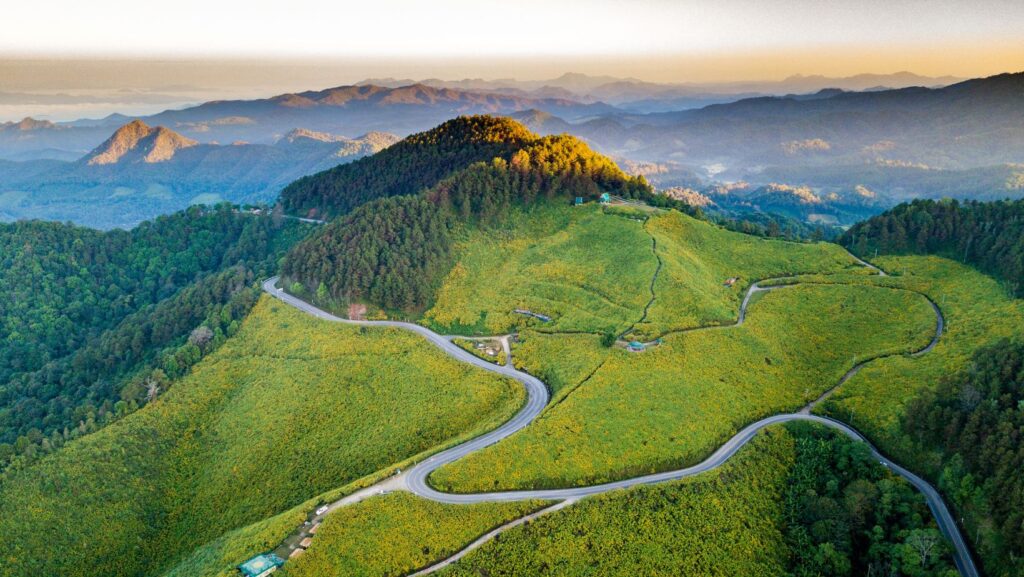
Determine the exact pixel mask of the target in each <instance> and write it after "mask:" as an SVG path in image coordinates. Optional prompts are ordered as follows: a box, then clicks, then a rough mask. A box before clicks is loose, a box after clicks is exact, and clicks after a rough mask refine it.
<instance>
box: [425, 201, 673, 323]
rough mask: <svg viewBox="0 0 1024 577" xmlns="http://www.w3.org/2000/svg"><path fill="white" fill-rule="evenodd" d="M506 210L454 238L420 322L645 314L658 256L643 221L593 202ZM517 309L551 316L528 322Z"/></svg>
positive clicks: (623, 318) (623, 319)
mask: <svg viewBox="0 0 1024 577" xmlns="http://www.w3.org/2000/svg"><path fill="white" fill-rule="evenodd" d="M509 219H510V222H509V223H508V224H507V225H506V226H503V227H500V228H496V229H480V228H474V229H473V230H471V231H468V233H467V234H466V238H465V239H464V240H462V241H460V242H459V244H458V247H457V248H456V254H457V255H458V257H457V258H458V262H457V263H456V265H455V266H454V267H453V269H452V271H451V272H450V273H449V274H448V276H447V278H446V279H445V282H444V284H443V285H442V287H441V289H440V290H439V291H438V295H437V298H436V301H435V302H434V306H433V307H432V308H431V309H430V310H429V311H427V312H426V313H425V315H424V317H425V320H426V321H427V322H429V323H430V324H433V325H435V326H438V327H441V328H444V329H446V330H454V329H456V328H460V327H464V328H469V329H470V330H478V331H480V332H484V333H488V334H498V333H502V332H507V331H508V330H509V329H510V328H511V327H515V326H525V325H533V326H536V327H537V328H538V329H539V330H543V331H549V332H561V331H585V332H605V331H616V330H618V331H622V330H625V329H626V327H628V326H629V325H630V323H632V322H634V321H636V319H638V318H640V316H641V315H642V314H643V308H644V305H645V304H647V301H648V300H649V299H650V292H649V289H648V286H649V285H650V279H651V278H652V277H653V275H654V271H655V270H656V269H657V260H656V259H655V258H654V253H653V252H652V247H651V238H650V237H649V236H648V235H647V234H646V233H645V232H644V230H643V225H642V223H641V222H638V221H636V220H632V219H628V218H623V217H619V216H615V215H612V214H607V213H606V212H605V211H604V210H602V208H601V207H600V206H599V205H597V204H590V205H585V206H581V207H570V206H545V207H539V208H535V209H533V210H528V211H515V212H514V213H513V214H511V215H510V217H509ZM515 309H525V310H530V311H533V312H536V313H540V314H544V315H547V316H549V317H552V319H553V320H552V322H550V323H537V322H535V321H528V320H527V318H528V317H524V316H523V315H517V314H515V313H513V310H515Z"/></svg>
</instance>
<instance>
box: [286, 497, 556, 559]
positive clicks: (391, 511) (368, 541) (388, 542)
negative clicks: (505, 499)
mask: <svg viewBox="0 0 1024 577" xmlns="http://www.w3.org/2000/svg"><path fill="white" fill-rule="evenodd" d="M542 506H543V502H540V501H521V502H514V503H481V504H475V505H447V504H443V503H435V502H434V501H428V500H426V499H421V498H420V497H416V496H415V495H412V494H410V493H404V492H398V493H390V494H387V495H381V496H377V497H373V498H371V499H368V500H366V501H362V502H359V503H356V504H354V505H351V506H349V507H345V508H344V509H341V510H339V511H337V512H336V513H334V514H332V515H329V516H328V517H327V518H326V519H324V522H323V524H322V525H321V526H320V528H319V529H318V530H317V534H316V539H314V541H313V546H312V547H310V548H309V550H308V551H307V552H306V553H304V554H303V555H302V556H301V557H299V558H298V559H296V560H295V561H293V562H291V563H288V564H287V565H285V568H284V570H283V574H284V575H286V576H291V577H323V576H326V575H346V576H350V577H401V576H402V575H408V574H409V573H412V572H413V571H416V570H418V569H422V568H424V567H427V566H430V565H432V564H434V563H436V562H438V561H441V560H443V559H445V558H447V557H449V556H451V555H453V554H454V553H457V552H458V551H459V550H460V549H462V548H463V547H465V546H466V545H467V544H468V543H470V542H471V541H473V540H474V539H476V538H477V537H479V536H480V535H483V534H484V533H486V532H488V531H490V530H491V529H493V528H495V527H497V526H499V525H503V524H505V523H507V522H509V521H512V520H514V519H518V518H519V517H522V516H524V515H527V514H528V513H531V512H532V511H534V510H536V509H539V508H540V507H542Z"/></svg>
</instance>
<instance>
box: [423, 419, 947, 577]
mask: <svg viewBox="0 0 1024 577" xmlns="http://www.w3.org/2000/svg"><path fill="white" fill-rule="evenodd" d="M870 526H873V527H874V528H873V529H871V530H870V531H869V530H867V528H868V527H870ZM936 534H937V533H936V530H935V528H934V524H933V523H932V521H931V520H930V515H929V513H928V509H927V507H926V506H925V504H924V502H923V499H922V498H921V497H920V495H919V494H917V493H915V492H914V490H913V489H912V488H911V487H910V485H909V484H907V483H905V482H903V481H902V480H900V479H897V478H895V477H894V476H893V475H892V474H891V473H890V472H889V471H888V470H886V469H885V468H884V467H881V466H880V465H878V464H877V463H875V462H874V460H873V459H872V458H871V457H870V455H869V454H868V453H867V451H866V448H865V447H864V446H863V445H858V444H855V443H852V442H851V441H849V440H847V439H845V438H840V437H838V436H835V435H834V434H832V433H830V432H827V431H822V430H820V429H817V428H811V427H801V426H788V427H773V428H771V429H769V430H768V431H766V432H765V433H763V434H761V435H760V436H758V437H757V438H756V439H755V440H754V441H753V443H752V444H751V445H750V446H748V447H746V448H744V449H743V450H741V451H740V453H738V454H737V455H736V456H735V457H734V458H733V459H732V460H730V461H729V462H728V463H726V464H725V465H724V466H723V467H722V468H721V469H719V470H716V471H714V472H711V473H708V474H705V475H701V476H699V477H695V478H693V479H690V480H686V481H682V482H676V483H668V484H664V485H656V486H651V487H638V488H634V489H630V490H627V491H616V492H612V493H607V494H605V495H600V496H597V497H594V498H590V499H586V500H583V501H581V502H579V503H578V504H576V505H573V506H572V507H569V508H566V509H563V510H561V511H558V512H555V513H551V514H549V515H546V516H544V517H541V518H540V519H538V520H536V521H533V522H532V523H530V524H528V525H525V526H521V527H517V528H514V529H511V530H509V531H508V532H506V533H504V534H503V535H502V536H501V538H500V539H497V540H494V541H491V542H489V543H487V544H485V545H484V546H483V547H481V548H480V549H478V550H476V551H474V552H471V553H469V555H467V556H466V557H465V558H463V559H462V560H461V561H459V562H458V563H456V564H455V565H453V566H451V567H449V568H447V569H445V570H443V571H442V572H441V573H440V575H443V576H445V577H454V576H458V577H470V576H472V577H486V576H493V575H505V576H509V577H518V576H523V577H526V576H533V575H560V576H566V577H575V576H584V575H602V576H606V575H607V576H623V577H626V576H630V577H631V576H634V575H645V576H665V577H668V576H676V575H701V576H719V575H720V576H723V577H724V576H733V575H752V576H753V575H757V576H766V577H767V576H775V575H799V576H801V577H804V576H807V577H810V576H812V575H863V574H872V573H871V571H872V570H871V569H870V568H871V567H872V566H874V567H875V568H876V569H875V570H877V567H885V568H888V570H889V571H890V572H887V573H886V574H890V575H900V576H904V575H905V576H911V575H915V576H924V575H928V576H936V577H937V576H949V575H955V574H956V573H955V571H954V570H953V569H952V562H951V560H950V557H949V554H948V551H949V550H948V549H947V548H946V546H945V545H944V544H942V543H941V540H940V544H939V546H938V547H936V548H935V549H934V552H933V554H932V556H931V557H930V559H928V560H926V561H925V562H924V563H923V566H922V560H921V559H920V556H919V555H918V554H917V553H916V551H915V550H914V548H913V546H912V545H911V543H913V542H915V541H914V540H915V536H917V535H926V536H932V537H934V536H935V535H936Z"/></svg>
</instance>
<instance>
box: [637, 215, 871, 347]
mask: <svg viewBox="0 0 1024 577" xmlns="http://www.w3.org/2000/svg"><path fill="white" fill-rule="evenodd" d="M645 228H646V230H647V231H648V233H649V234H650V235H651V236H652V237H653V238H654V239H655V240H656V241H657V246H658V256H659V258H660V259H661V262H662V269H661V272H660V273H659V274H658V279H657V282H656V283H655V285H654V292H655V294H656V295H657V298H656V299H655V300H654V302H653V303H651V308H650V310H649V311H648V314H647V319H646V321H645V322H643V323H640V324H639V325H638V326H637V332H638V333H639V334H640V335H641V336H646V337H648V338H651V337H654V336H657V335H661V334H664V333H666V332H669V331H673V330H679V329H686V328H692V327H699V326H708V325H716V324H729V323H732V322H734V321H735V319H736V316H737V315H738V314H739V307H740V302H741V301H742V300H743V296H744V294H745V293H746V291H747V288H748V287H749V286H750V284H751V283H753V282H755V281H758V280H761V279H767V278H775V277H780V276H786V275H789V274H792V273H795V272H797V271H799V272H810V271H814V272H817V273H834V272H840V271H843V270H848V269H852V270H856V271H859V272H865V273H866V272H867V271H865V270H864V268H863V267H861V266H860V265H856V264H855V263H854V262H853V259H851V258H850V256H849V255H848V254H846V253H845V252H844V251H843V250H842V249H840V248H839V247H837V246H835V245H833V244H830V243H794V242H786V241H781V240H772V239H765V238H758V237H754V236H749V235H745V234H741V233H737V232H731V231H728V230H724V229H722V228H719V227H716V226H714V225H712V224H710V223H707V222H702V221H699V220H696V219H694V218H692V217H688V216H686V215H684V214H681V213H679V212H675V211H670V212H666V213H664V214H662V215H659V216H658V217H655V218H652V219H651V220H650V221H648V222H647V224H646V226H645ZM729 278H737V279H738V280H737V282H736V283H735V284H734V285H733V286H732V287H726V286H724V282H725V281H726V280H727V279H729Z"/></svg>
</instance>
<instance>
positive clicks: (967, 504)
mask: <svg viewBox="0 0 1024 577" xmlns="http://www.w3.org/2000/svg"><path fill="white" fill-rule="evenodd" d="M903 429H904V431H905V432H906V433H907V434H908V435H910V436H911V437H913V438H915V439H917V440H918V441H919V442H920V443H922V444H923V445H924V446H925V447H927V448H929V449H933V450H938V451H939V452H940V453H941V455H942V473H941V475H940V478H939V486H940V488H941V489H942V490H943V492H944V493H945V494H946V495H948V496H949V497H951V498H952V499H953V500H954V502H955V503H956V505H957V507H958V508H960V509H961V510H965V511H968V512H970V513H971V514H972V516H976V517H982V518H987V519H990V522H988V523H985V524H983V525H979V526H978V527H977V528H976V529H975V531H977V532H978V533H979V535H980V534H981V533H984V534H985V535H984V536H985V538H984V539H980V538H979V535H971V537H972V539H973V540H974V541H975V543H982V544H983V547H984V551H982V553H983V555H984V557H985V558H986V559H988V560H991V561H990V562H993V561H994V562H993V566H1003V567H1010V566H1011V565H1014V564H1015V563H1017V564H1019V562H1020V561H1019V560H1020V559H1021V558H1022V557H1024V475H1022V474H1021V472H1022V471H1024V444H1022V443H1021V434H1022V433H1021V432H1022V431H1024V344H1022V343H1020V342H1013V341H1009V340H1003V341H1001V342H998V343H996V344H993V345H990V346H988V347H985V348H983V349H979V350H978V351H977V352H976V353H975V354H974V357H973V359H972V362H971V365H970V366H969V367H968V368H966V369H964V370H962V371H960V372H958V373H956V374H954V375H951V376H949V377H947V378H945V379H943V380H941V381H940V383H939V385H938V387H936V388H935V389H925V390H924V391H923V392H922V393H921V394H920V395H919V396H918V397H917V398H916V399H915V400H914V401H913V402H912V403H911V404H910V406H909V407H908V409H907V412H906V415H905V417H904V419H903Z"/></svg>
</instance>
